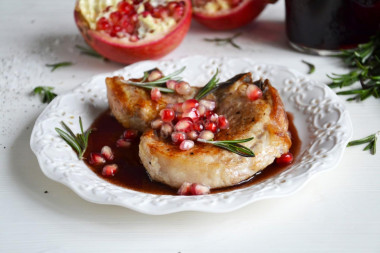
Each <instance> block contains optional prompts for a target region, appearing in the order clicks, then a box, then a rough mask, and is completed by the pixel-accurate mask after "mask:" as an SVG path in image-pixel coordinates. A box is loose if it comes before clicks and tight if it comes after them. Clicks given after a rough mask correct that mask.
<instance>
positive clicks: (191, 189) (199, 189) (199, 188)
mask: <svg viewBox="0 0 380 253" xmlns="http://www.w3.org/2000/svg"><path fill="white" fill-rule="evenodd" d="M209 193H210V188H209V187H207V186H205V185H201V184H197V183H193V184H191V183H188V182H184V183H183V184H182V185H181V187H180V188H179V189H178V192H177V194H178V195H205V194H209Z"/></svg>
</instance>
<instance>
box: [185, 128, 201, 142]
mask: <svg viewBox="0 0 380 253" xmlns="http://www.w3.org/2000/svg"><path fill="white" fill-rule="evenodd" d="M198 136H199V134H198V132H197V131H195V130H192V131H190V132H188V133H187V138H188V139H190V140H193V141H195V140H196V139H197V138H198Z"/></svg>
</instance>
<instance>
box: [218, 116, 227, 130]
mask: <svg viewBox="0 0 380 253" xmlns="http://www.w3.org/2000/svg"><path fill="white" fill-rule="evenodd" d="M218 127H219V128H220V129H228V128H229V127H230V123H229V122H228V120H227V119H226V117H225V116H223V115H219V117H218Z"/></svg>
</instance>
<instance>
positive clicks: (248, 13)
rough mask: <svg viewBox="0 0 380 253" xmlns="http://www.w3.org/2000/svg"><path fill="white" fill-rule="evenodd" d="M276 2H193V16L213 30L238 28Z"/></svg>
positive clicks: (220, 0)
mask: <svg viewBox="0 0 380 253" xmlns="http://www.w3.org/2000/svg"><path fill="white" fill-rule="evenodd" d="M276 1H277V0H193V16H194V18H195V19H196V20H197V21H198V22H199V23H201V24H202V25H205V26H207V27H208V28H211V29H214V30H229V29H235V28H239V27H241V26H243V25H246V24H248V23H249V22H251V21H252V20H253V19H255V18H256V17H257V16H258V15H259V14H260V13H261V12H262V11H263V10H264V8H265V6H266V5H267V4H268V3H275V2H276Z"/></svg>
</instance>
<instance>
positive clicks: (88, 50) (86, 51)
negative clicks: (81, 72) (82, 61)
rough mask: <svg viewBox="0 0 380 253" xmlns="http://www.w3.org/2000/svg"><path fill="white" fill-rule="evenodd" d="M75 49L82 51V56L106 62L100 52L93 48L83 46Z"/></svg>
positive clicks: (77, 46)
mask: <svg viewBox="0 0 380 253" xmlns="http://www.w3.org/2000/svg"><path fill="white" fill-rule="evenodd" d="M75 47H76V48H78V49H79V50H80V53H81V54H85V55H88V56H92V57H95V58H102V59H104V60H106V58H104V57H103V56H101V55H100V54H99V53H98V52H96V51H95V50H93V49H92V48H88V47H84V46H81V45H75Z"/></svg>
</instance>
